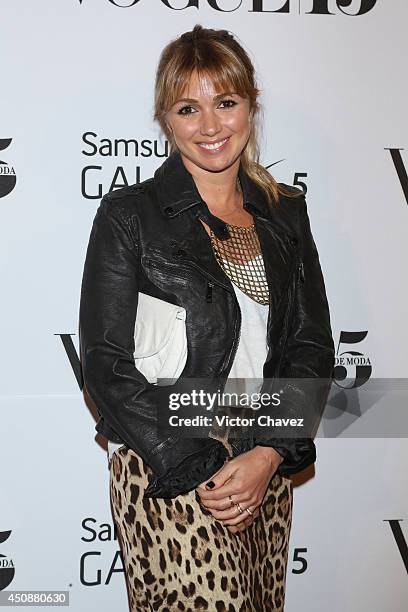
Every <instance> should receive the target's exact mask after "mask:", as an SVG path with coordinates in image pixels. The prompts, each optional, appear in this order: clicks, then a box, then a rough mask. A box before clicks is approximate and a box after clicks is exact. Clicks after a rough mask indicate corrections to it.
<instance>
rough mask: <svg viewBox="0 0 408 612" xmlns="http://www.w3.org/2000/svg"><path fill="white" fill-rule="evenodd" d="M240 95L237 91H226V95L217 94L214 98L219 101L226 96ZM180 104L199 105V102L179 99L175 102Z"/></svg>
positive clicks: (192, 99)
mask: <svg viewBox="0 0 408 612" xmlns="http://www.w3.org/2000/svg"><path fill="white" fill-rule="evenodd" d="M236 95H238V94H237V93H236V92H235V91H226V92H224V93H220V94H217V95H216V96H214V98H213V100H214V101H216V100H219V99H220V98H223V97H224V96H236ZM179 102H191V103H192V104H198V100H194V98H179V99H178V100H176V101H175V103H174V104H178V103H179Z"/></svg>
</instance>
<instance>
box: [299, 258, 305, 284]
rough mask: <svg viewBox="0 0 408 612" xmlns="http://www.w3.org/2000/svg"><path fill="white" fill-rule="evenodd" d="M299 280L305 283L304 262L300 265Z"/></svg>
mask: <svg viewBox="0 0 408 612" xmlns="http://www.w3.org/2000/svg"><path fill="white" fill-rule="evenodd" d="M299 278H300V280H301V282H302V283H304V282H305V271H304V269H303V261H301V262H300V264H299Z"/></svg>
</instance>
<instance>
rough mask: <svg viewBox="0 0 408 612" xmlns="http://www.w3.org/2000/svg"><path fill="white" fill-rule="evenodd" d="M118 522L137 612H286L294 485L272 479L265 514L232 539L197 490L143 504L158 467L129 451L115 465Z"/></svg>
mask: <svg viewBox="0 0 408 612" xmlns="http://www.w3.org/2000/svg"><path fill="white" fill-rule="evenodd" d="M109 469H110V499H111V509H112V516H113V519H114V522H115V525H116V528H117V534H118V540H119V545H120V548H121V552H122V556H123V561H124V567H125V576H126V586H127V592H128V600H129V610H130V612H150V611H152V610H160V611H161V612H172V611H176V610H177V611H178V610H183V611H185V612H188V611H193V610H208V611H210V612H272V611H273V612H282V611H283V607H284V601H285V580H286V568H287V559H288V543H289V534H290V528H291V521H292V499H293V498H292V481H291V480H290V479H289V478H285V477H284V476H281V475H280V474H278V473H275V475H274V476H273V478H272V479H271V480H270V483H269V487H268V489H267V491H266V494H265V497H264V499H263V502H262V505H261V507H260V511H261V512H260V515H259V517H257V518H256V519H255V520H254V522H253V523H252V524H251V525H249V526H248V527H247V528H246V529H245V530H244V531H242V532H237V533H231V532H230V531H228V529H227V527H224V525H223V524H222V523H221V522H220V521H218V520H217V519H215V518H214V517H213V516H212V514H211V513H210V511H209V510H206V509H205V508H202V506H200V504H199V497H198V495H197V493H196V491H195V489H193V490H192V491H190V492H188V493H185V494H183V495H178V496H177V497H176V498H174V499H171V498H168V499H165V498H156V499H154V498H145V499H144V498H143V493H144V489H145V488H146V487H147V486H148V483H149V482H150V476H151V474H152V470H151V468H150V467H149V466H148V465H147V464H146V463H145V462H144V461H143V459H142V458H141V457H140V456H139V455H138V454H136V453H135V452H134V451H133V450H132V449H130V448H128V447H127V446H122V447H121V448H119V449H118V450H116V451H115V452H114V454H113V457H112V460H111V462H110V468H109Z"/></svg>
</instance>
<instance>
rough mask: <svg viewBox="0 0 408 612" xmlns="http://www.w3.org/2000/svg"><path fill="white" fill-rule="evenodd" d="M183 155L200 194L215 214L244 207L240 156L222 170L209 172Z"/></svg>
mask: <svg viewBox="0 0 408 612" xmlns="http://www.w3.org/2000/svg"><path fill="white" fill-rule="evenodd" d="M182 157H183V162H184V165H185V166H186V168H187V170H188V171H189V172H190V174H191V176H192V177H193V179H194V182H195V184H196V187H197V189H198V192H199V194H200V196H201V197H202V198H203V200H204V202H206V204H207V206H208V208H209V209H210V211H211V212H212V213H213V214H214V215H217V213H218V214H225V213H228V212H229V211H231V212H232V211H234V210H236V209H238V208H242V199H241V190H240V188H239V181H238V169H239V158H238V159H237V160H236V161H235V162H234V163H233V164H232V165H231V166H230V167H229V168H227V169H226V170H223V171H222V172H209V171H208V170H204V169H203V168H200V167H199V166H197V165H195V164H193V163H192V162H191V161H190V160H188V159H186V158H185V157H184V156H182Z"/></svg>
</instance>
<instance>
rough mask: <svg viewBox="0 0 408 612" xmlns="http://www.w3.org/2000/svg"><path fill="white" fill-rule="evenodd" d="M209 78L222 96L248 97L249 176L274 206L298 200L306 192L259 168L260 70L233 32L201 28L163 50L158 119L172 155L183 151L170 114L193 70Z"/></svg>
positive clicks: (157, 86) (246, 162)
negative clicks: (286, 199)
mask: <svg viewBox="0 0 408 612" xmlns="http://www.w3.org/2000/svg"><path fill="white" fill-rule="evenodd" d="M194 70H195V71H196V72H197V74H198V76H199V77H200V76H201V77H202V76H206V77H208V78H209V79H210V80H211V81H212V83H213V84H214V88H215V89H216V90H217V91H219V92H226V91H235V92H236V93H238V94H239V95H240V96H241V97H243V98H248V99H249V103H250V113H251V117H252V120H251V132H250V136H249V139H248V142H247V145H246V147H245V148H244V150H243V152H242V154H241V162H242V166H243V168H244V170H245V172H246V173H247V174H248V176H249V177H250V178H251V179H252V180H253V181H254V182H255V183H256V184H257V185H258V186H259V187H260V188H261V190H262V191H263V192H264V194H265V196H266V198H267V201H268V203H269V204H275V205H277V204H278V203H279V195H280V194H282V195H285V196H288V197H297V196H299V195H302V193H303V192H300V193H299V192H295V193H294V192H293V191H288V190H287V189H285V187H283V186H282V185H279V184H278V182H277V181H276V180H275V179H274V177H273V176H272V175H271V174H270V173H269V172H268V171H267V170H266V169H265V168H264V167H263V166H262V165H261V164H260V163H259V144H258V138H257V119H258V117H259V115H260V113H261V111H262V108H261V106H260V104H259V102H258V96H259V94H260V90H259V89H258V88H257V86H256V82H255V70H254V66H253V64H252V62H251V60H250V58H249V56H248V54H247V52H246V51H245V50H244V49H243V47H242V46H241V45H240V44H239V43H238V41H237V40H236V39H235V38H234V37H233V36H232V34H230V32H228V31H227V30H213V29H210V28H203V27H202V26H201V25H199V24H197V25H195V26H194V28H193V30H191V31H190V32H185V33H184V34H182V35H181V36H179V37H178V38H176V39H174V40H172V41H171V42H170V43H168V44H167V45H166V47H165V48H164V49H163V51H162V53H161V55H160V59H159V63H158V66H157V71H156V82H155V96H154V114H153V118H154V120H155V121H158V123H159V125H160V127H161V129H162V131H163V133H164V135H165V137H166V138H167V140H168V141H169V143H170V152H173V151H175V150H177V149H178V147H177V144H176V142H175V140H174V138H173V133H172V131H171V130H170V129H169V127H168V125H167V122H166V120H165V115H166V113H167V112H168V111H169V110H170V108H171V107H172V106H173V104H174V103H175V102H176V101H177V99H179V98H180V96H181V95H182V92H183V90H184V88H185V87H186V86H187V85H188V82H189V79H190V77H191V74H192V72H193V71H194Z"/></svg>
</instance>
